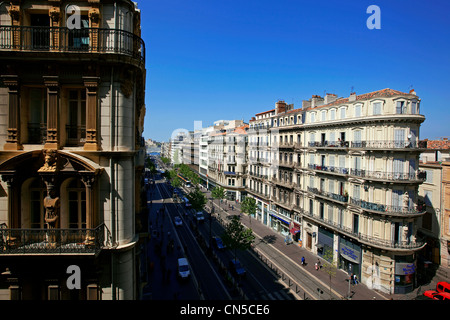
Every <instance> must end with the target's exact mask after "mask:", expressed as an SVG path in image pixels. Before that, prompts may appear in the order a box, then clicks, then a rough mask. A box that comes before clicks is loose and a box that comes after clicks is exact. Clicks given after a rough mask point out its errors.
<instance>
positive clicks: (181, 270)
mask: <svg viewBox="0 0 450 320" xmlns="http://www.w3.org/2000/svg"><path fill="white" fill-rule="evenodd" d="M189 275H190V268H189V263H188V261H187V259H186V258H180V259H178V277H180V278H181V279H187V278H189Z"/></svg>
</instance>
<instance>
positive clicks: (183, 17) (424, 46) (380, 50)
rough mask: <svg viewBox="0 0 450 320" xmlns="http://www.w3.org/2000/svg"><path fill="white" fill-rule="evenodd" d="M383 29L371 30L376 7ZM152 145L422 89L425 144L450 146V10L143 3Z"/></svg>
mask: <svg viewBox="0 0 450 320" xmlns="http://www.w3.org/2000/svg"><path fill="white" fill-rule="evenodd" d="M372 4H374V5H377V6H378V7H379V8H380V10H381V29H379V30H377V29H374V30H370V29H368V28H367V26H366V21H367V19H368V18H369V17H370V15H371V14H368V13H366V10H367V8H368V7H369V6H370V5H372ZM138 7H139V8H140V9H141V20H142V21H141V28H142V38H143V39H144V41H145V44H146V69H147V81H146V109H147V111H146V117H145V125H144V126H145V128H144V137H145V138H152V139H155V140H157V141H167V140H168V139H169V138H170V136H171V134H172V132H173V131H174V130H175V129H178V128H184V129H188V130H193V128H194V121H202V124H203V126H204V127H206V126H209V125H211V124H212V123H213V122H214V121H216V120H221V119H227V120H232V119H243V120H244V121H246V122H248V120H249V119H250V118H251V117H252V116H254V114H255V113H258V112H262V111H266V110H269V109H272V108H273V107H274V105H275V102H276V101H278V100H279V99H282V100H285V101H286V102H287V103H294V106H295V107H296V108H299V107H301V101H302V100H306V99H309V98H311V95H314V94H318V95H323V94H324V92H328V93H335V94H337V95H338V96H342V97H348V95H349V94H350V92H351V89H352V87H353V90H354V91H355V92H356V93H357V94H363V93H367V92H372V91H375V90H380V89H384V88H391V89H395V90H400V91H404V92H408V91H409V89H410V88H414V89H415V91H416V93H417V94H418V96H419V97H420V98H421V99H422V103H421V113H422V114H424V115H425V117H426V120H425V122H424V123H423V124H422V126H421V132H420V138H421V139H424V138H429V139H434V138H438V137H442V136H450V133H449V132H450V130H449V129H448V125H449V120H450V99H449V97H450V17H449V16H450V1H446V0H430V1H425V0H422V1H414V0H413V1H406V0H395V1H393V0H391V1H380V0H370V1H365V0H346V1H342V0H341V1H331V0H329V1H325V0H324V1H306V0H305V1H304V0H276V1H275V0H271V1H269V0H240V1H236V0H221V1H219V0H159V1H154V0H140V1H138Z"/></svg>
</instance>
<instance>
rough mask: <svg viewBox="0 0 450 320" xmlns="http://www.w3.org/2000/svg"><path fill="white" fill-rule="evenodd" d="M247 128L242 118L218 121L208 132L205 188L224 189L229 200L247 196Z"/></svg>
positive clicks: (239, 199) (240, 199) (238, 199)
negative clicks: (206, 184)
mask: <svg viewBox="0 0 450 320" xmlns="http://www.w3.org/2000/svg"><path fill="white" fill-rule="evenodd" d="M247 130H248V125H247V124H245V123H244V122H243V121H242V120H232V121H227V122H226V124H225V123H217V124H216V125H215V130H214V131H212V132H210V133H209V135H208V147H207V150H208V187H209V188H210V189H212V188H214V187H216V186H220V187H222V188H224V189H225V191H226V198H227V199H228V200H231V201H236V200H237V201H242V200H243V199H244V198H245V196H246V188H245V185H246V175H245V173H246V165H247V161H246V146H247Z"/></svg>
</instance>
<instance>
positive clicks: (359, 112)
mask: <svg viewBox="0 0 450 320" xmlns="http://www.w3.org/2000/svg"><path fill="white" fill-rule="evenodd" d="M355 117H361V105H360V104H358V105H356V106H355Z"/></svg>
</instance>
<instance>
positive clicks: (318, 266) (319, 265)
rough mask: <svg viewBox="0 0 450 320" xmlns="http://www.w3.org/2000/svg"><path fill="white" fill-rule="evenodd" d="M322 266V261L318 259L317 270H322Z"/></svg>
mask: <svg viewBox="0 0 450 320" xmlns="http://www.w3.org/2000/svg"><path fill="white" fill-rule="evenodd" d="M321 267H322V265H321V264H320V259H317V268H318V269H320V268H321Z"/></svg>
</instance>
